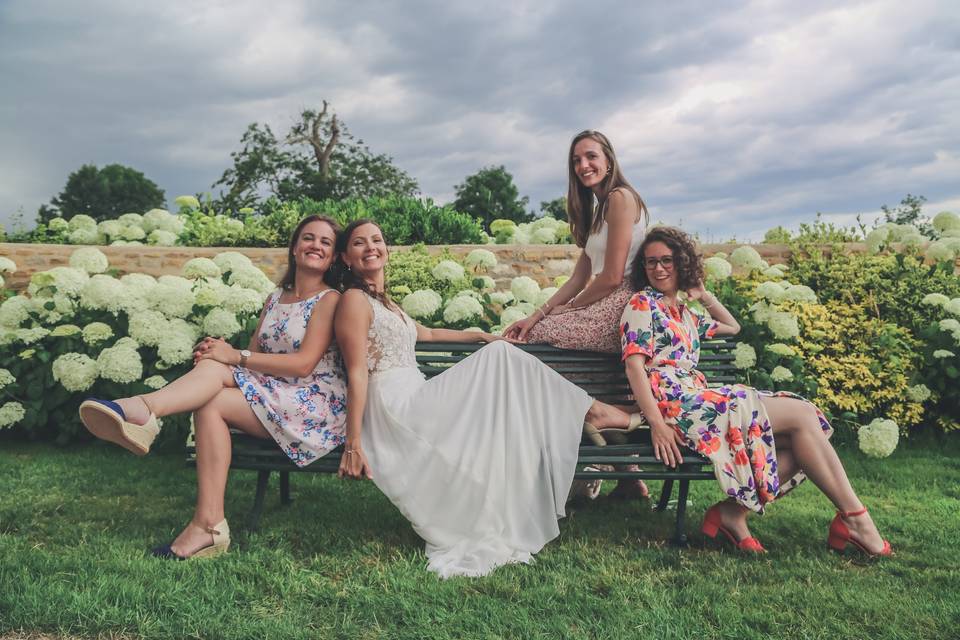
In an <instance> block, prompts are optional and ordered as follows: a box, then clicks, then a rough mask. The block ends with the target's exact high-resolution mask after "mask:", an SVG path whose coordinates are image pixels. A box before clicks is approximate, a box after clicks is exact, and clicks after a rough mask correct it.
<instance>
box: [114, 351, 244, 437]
mask: <svg viewBox="0 0 960 640" xmlns="http://www.w3.org/2000/svg"><path fill="white" fill-rule="evenodd" d="M236 386H237V384H236V382H235V381H234V379H233V369H232V368H231V367H229V366H227V365H225V364H223V363H221V362H217V361H216V360H209V359H208V360H201V361H200V362H198V363H197V364H196V366H194V367H193V369H191V370H190V371H188V372H187V373H186V374H184V375H183V376H181V377H179V378H177V379H176V380H174V381H173V382H171V383H170V384H168V385H167V386H165V387H164V388H162V389H159V390H157V391H154V392H153V393H147V394H144V397H145V398H146V399H147V402H148V403H150V407H152V408H153V410H154V411H155V412H156V415H157V417H158V418H161V417H163V416H169V415H172V414H174V413H183V412H185V411H195V410H196V409H199V408H200V407H202V406H203V405H205V404H207V403H208V402H209V401H210V400H211V399H212V398H213V397H214V396H216V395H217V394H218V393H220V391H222V390H223V389H228V388H230V387H236ZM116 402H117V404H119V405H120V407H121V408H123V412H124V414H126V416H127V420H128V421H130V422H132V423H134V424H143V423H144V422H146V421H147V419H148V418H149V417H150V410H149V409H148V408H147V405H146V404H145V403H144V402H143V400H141V399H140V398H139V397H135V398H121V399H119V400H117V401H116Z"/></svg>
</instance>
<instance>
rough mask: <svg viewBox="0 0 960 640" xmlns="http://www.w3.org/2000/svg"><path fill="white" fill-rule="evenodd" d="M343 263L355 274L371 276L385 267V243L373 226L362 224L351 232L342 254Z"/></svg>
mask: <svg viewBox="0 0 960 640" xmlns="http://www.w3.org/2000/svg"><path fill="white" fill-rule="evenodd" d="M343 262H344V264H346V265H347V266H348V267H350V269H351V270H352V271H353V272H354V273H357V274H364V275H368V276H369V275H373V274H375V273H378V272H380V271H383V269H384V267H386V265H387V243H386V241H385V240H384V239H383V232H382V231H380V228H379V227H378V226H377V225H375V224H362V225H360V226H359V227H357V228H356V229H354V230H353V233H351V234H350V239H349V241H348V242H347V247H346V250H344V252H343Z"/></svg>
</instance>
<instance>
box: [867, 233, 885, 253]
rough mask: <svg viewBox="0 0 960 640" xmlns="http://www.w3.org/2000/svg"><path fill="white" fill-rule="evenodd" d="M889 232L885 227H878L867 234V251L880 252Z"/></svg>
mask: <svg viewBox="0 0 960 640" xmlns="http://www.w3.org/2000/svg"><path fill="white" fill-rule="evenodd" d="M889 235H890V232H889V230H888V229H887V228H886V227H878V228H876V229H874V230H873V231H871V232H870V233H868V234H867V237H866V243H867V251H868V252H869V253H871V254H877V253H880V251H881V250H882V249H883V247H884V246H885V245H886V243H887V238H888V237H889Z"/></svg>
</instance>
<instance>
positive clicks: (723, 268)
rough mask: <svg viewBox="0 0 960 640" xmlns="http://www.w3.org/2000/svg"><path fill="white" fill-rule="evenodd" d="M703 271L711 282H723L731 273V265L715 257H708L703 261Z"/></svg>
mask: <svg viewBox="0 0 960 640" xmlns="http://www.w3.org/2000/svg"><path fill="white" fill-rule="evenodd" d="M703 270H704V272H705V273H706V276H707V278H709V279H711V280H725V279H727V278H729V277H730V275H731V274H732V273H733V265H732V264H730V263H729V262H727V261H726V260H724V259H723V258H718V257H717V256H710V257H709V258H707V259H706V260H704V261H703Z"/></svg>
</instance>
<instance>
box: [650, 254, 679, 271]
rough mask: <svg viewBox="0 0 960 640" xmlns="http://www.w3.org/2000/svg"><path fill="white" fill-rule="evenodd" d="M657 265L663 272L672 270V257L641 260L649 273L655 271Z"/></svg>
mask: <svg viewBox="0 0 960 640" xmlns="http://www.w3.org/2000/svg"><path fill="white" fill-rule="evenodd" d="M658 264H659V265H660V266H662V267H663V268H664V269H665V270H667V271H670V270H671V269H673V256H663V257H662V258H644V260H643V266H644V267H646V268H647V270H649V271H653V270H654V269H656V268H657V265H658Z"/></svg>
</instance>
